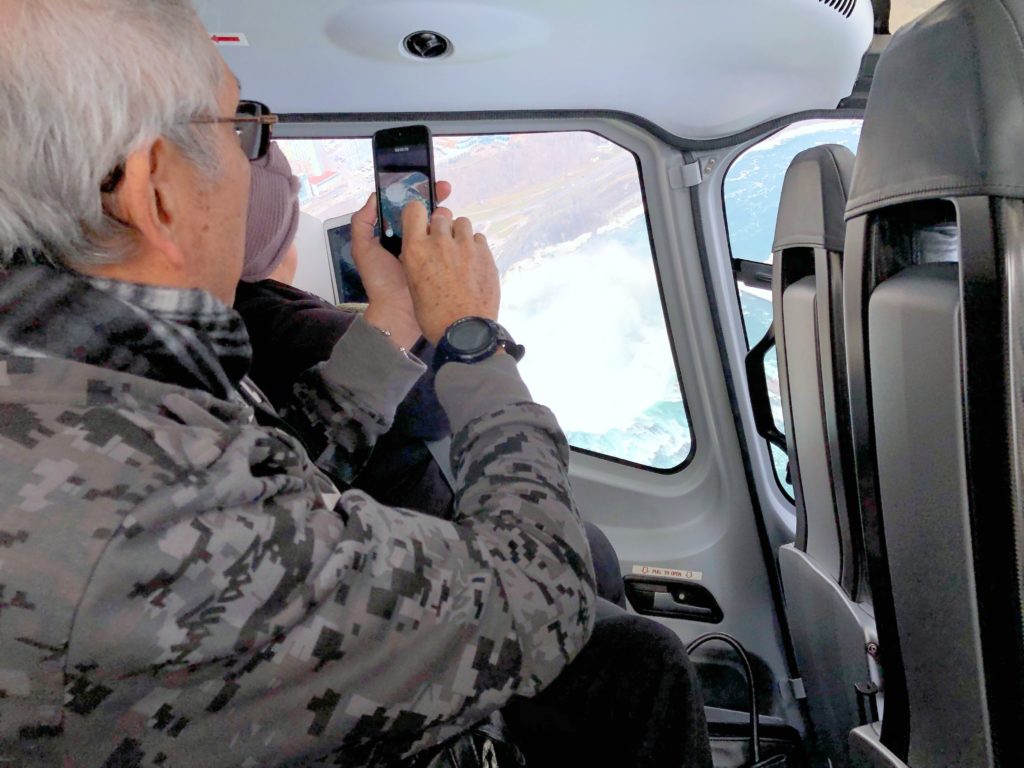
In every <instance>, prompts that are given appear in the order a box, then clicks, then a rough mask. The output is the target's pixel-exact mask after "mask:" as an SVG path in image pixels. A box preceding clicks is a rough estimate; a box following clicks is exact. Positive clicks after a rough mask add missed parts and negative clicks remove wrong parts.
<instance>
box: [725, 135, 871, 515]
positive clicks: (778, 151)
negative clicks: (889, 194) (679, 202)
mask: <svg viewBox="0 0 1024 768" xmlns="http://www.w3.org/2000/svg"><path fill="white" fill-rule="evenodd" d="M860 128H861V121H860V120H805V121H803V122H799V123H794V124H793V125H790V126H788V127H787V128H784V129H783V130H781V131H779V132H778V133H776V134H774V135H772V136H769V137H768V138H767V139H765V140H764V141H762V142H760V143H758V144H755V145H754V146H753V147H751V148H750V149H748V150H747V151H746V152H744V153H743V154H742V155H740V156H739V157H738V158H737V159H736V161H735V162H734V163H733V164H732V166H731V167H730V168H729V172H728V173H727V174H726V177H725V185H724V200H725V214H726V218H727V220H728V229H729V247H730V249H731V251H732V258H733V259H741V260H745V261H753V262H758V263H761V264H770V263H771V262H772V240H773V239H774V236H775V219H776V217H777V215H778V212H779V200H780V199H781V197H782V182H783V180H784V179H785V177H786V170H787V169H788V168H789V164H790V162H791V161H792V159H793V158H794V157H796V155H797V154H799V153H800V152H802V151H804V150H805V149H810V148H811V147H816V146H820V145H822V144H841V145H842V146H844V147H847V148H849V149H850V150H851V151H853V152H856V151H857V145H858V142H859V140H860ZM762 285H763V284H762ZM736 293H737V297H738V299H739V304H740V311H741V314H742V317H743V326H744V329H745V332H746V339H747V347H748V348H749V347H752V346H754V345H755V344H756V343H757V342H758V341H760V340H761V338H762V337H763V336H764V334H765V332H766V331H767V330H768V327H769V326H770V325H771V322H772V295H771V291H770V290H766V289H765V288H764V287H760V286H751V285H747V284H746V283H744V282H742V281H740V280H738V279H737V281H736ZM765 376H766V378H767V380H768V394H769V399H770V401H771V406H772V416H773V419H774V421H775V425H776V427H777V428H778V429H779V431H780V432H783V433H784V432H785V425H784V423H783V417H782V396H781V393H780V389H779V367H778V362H777V359H776V356H775V351H774V350H772V351H771V352H770V353H769V354H768V355H766V356H765ZM769 447H770V449H771V453H772V465H773V466H774V468H775V476H776V479H777V480H778V482H779V486H780V487H781V488H782V489H783V491H785V492H786V493H787V494H788V495H789V497H790V498H792V497H793V487H792V485H790V483H789V482H788V480H787V463H788V462H787V458H786V455H785V452H783V451H782V450H780V449H779V448H777V447H775V446H769Z"/></svg>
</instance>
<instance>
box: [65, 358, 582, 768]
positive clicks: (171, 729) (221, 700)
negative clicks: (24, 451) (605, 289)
mask: <svg viewBox="0 0 1024 768" xmlns="http://www.w3.org/2000/svg"><path fill="white" fill-rule="evenodd" d="M439 379H440V381H439V391H440V393H441V397H442V400H444V401H445V402H446V403H449V404H451V411H450V415H451V416H452V421H453V424H455V425H456V428H457V429H458V433H457V435H456V437H455V440H454V447H453V454H454V456H453V457H454V460H455V467H456V469H457V474H458V480H459V486H460V488H461V490H460V492H459V496H458V511H457V514H456V517H455V519H454V520H453V521H444V520H439V519H436V518H431V517H428V516H425V515H421V514H417V513H413V512H409V511H405V510H400V509H393V508H388V507H385V506H383V505H380V504H378V503H377V502H375V501H374V500H373V499H371V498H369V497H368V496H366V495H365V494H363V493H361V492H358V491H349V492H347V493H345V494H343V495H342V496H341V499H340V502H339V504H338V506H337V510H333V509H330V508H328V507H327V506H326V505H325V504H324V502H323V499H324V498H326V497H327V496H329V486H328V484H327V483H326V481H325V479H324V478H323V476H322V475H320V474H319V473H318V472H316V471H315V470H314V469H313V468H312V467H311V466H310V465H309V462H308V461H306V460H305V459H304V457H303V456H302V454H301V452H299V451H296V450H295V445H294V444H292V443H291V438H289V437H288V436H286V435H283V434H282V433H279V432H268V431H265V430H261V429H257V428H255V427H248V428H243V429H240V430H237V431H235V432H233V433H232V434H233V438H232V439H231V440H227V439H221V440H220V441H219V442H218V443H217V445H216V448H215V449H214V448H211V447H209V446H207V447H206V449H205V450H201V449H200V448H201V446H202V445H205V444H206V443H209V440H210V437H209V434H208V430H197V431H195V432H193V431H190V430H189V431H186V433H185V434H182V433H180V432H179V433H176V434H174V435H173V437H172V436H169V435H158V436H157V437H158V440H157V442H158V444H160V445H165V446H172V447H174V449H175V452H176V454H177V453H178V452H180V455H181V456H188V457H191V458H190V460H191V462H192V465H191V466H190V467H188V468H187V471H185V472H183V474H182V476H183V477H184V476H186V475H187V476H188V477H189V478H194V479H198V480H200V481H201V482H200V484H199V485H198V486H190V485H188V484H187V483H185V485H184V487H183V486H182V485H181V484H177V485H173V486H168V487H167V488H166V489H165V490H162V491H157V492H154V493H150V494H148V495H147V496H146V498H145V499H144V500H143V501H141V503H140V504H139V505H138V507H136V508H135V509H134V510H133V512H132V514H131V515H130V520H128V521H126V524H125V526H124V527H123V529H122V530H121V531H119V532H118V533H117V534H116V536H115V537H114V539H113V540H112V541H111V543H110V544H109V545H108V546H107V548H106V550H105V553H104V556H103V558H102V560H101V562H100V564H99V566H98V567H97V568H96V569H95V571H94V574H93V578H92V580H91V582H90V586H89V589H88V592H87V595H86V598H85V599H84V600H83V602H82V604H81V606H80V608H79V610H78V612H77V616H78V620H77V625H76V632H75V634H76V638H77V639H73V640H72V644H71V646H72V652H71V653H70V654H69V659H68V666H69V669H76V670H83V672H82V673H81V678H82V679H81V680H79V681H78V683H77V685H78V686H79V688H80V689H81V690H84V691H94V690H103V691H108V693H107V694H105V696H104V697H102V698H101V700H100V703H99V704H98V705H97V707H96V708H97V709H99V710H103V711H106V712H107V713H108V718H107V722H106V723H105V724H104V723H102V722H97V721H95V720H94V721H93V722H94V725H93V727H92V728H91V729H90V730H89V732H90V733H94V734H99V733H102V734H103V737H102V739H94V740H93V741H94V742H97V741H98V742H100V744H101V745H102V744H104V743H107V744H108V746H109V744H110V743H113V744H122V743H123V740H124V739H131V740H132V748H133V749H137V750H138V751H142V752H143V753H145V754H146V755H148V756H150V757H152V756H153V755H155V754H157V753H160V754H163V755H165V756H166V757H167V760H168V763H167V764H168V765H179V764H186V763H187V760H188V758H189V757H190V756H194V755H197V754H202V755H203V762H204V765H208V766H221V765H225V766H226V765H283V764H287V765H292V764H295V765H298V764H301V765H389V764H391V763H392V762H393V761H394V760H396V759H399V758H402V757H407V756H409V755H411V754H413V753H416V752H418V751H420V750H422V749H424V748H426V747H428V746H431V745H433V744H436V743H438V742H439V741H442V740H444V739H446V738H449V737H451V736H453V735H455V734H456V733H458V732H459V731H461V730H463V729H465V727H467V726H469V725H471V724H473V723H474V722H476V721H479V720H480V719H481V718H483V717H484V716H485V715H486V714H488V713H489V712H491V711H493V710H494V709H497V708H499V707H501V706H502V705H503V704H504V703H505V702H507V701H508V699H509V698H510V697H511V696H513V695H517V694H518V695H524V696H530V695H533V694H535V693H536V692H537V691H539V690H540V689H541V688H543V687H544V686H545V685H546V684H548V683H549V682H550V681H551V680H553V679H554V677H555V676H556V675H558V673H559V672H560V671H561V670H562V669H563V668H564V667H565V665H566V664H567V663H568V662H569V661H570V660H571V659H572V658H573V657H574V656H575V654H576V653H577V652H578V651H579V650H580V648H581V647H582V645H583V644H584V642H585V641H586V640H587V638H588V636H589V633H590V630H591V628H592V624H593V614H594V610H593V609H594V575H593V568H592V565H591V562H590V555H589V551H588V548H587V543H586V538H585V536H584V532H583V528H582V524H581V522H580V518H579V515H578V513H577V511H576V509H575V507H574V505H573V502H572V498H571V496H570V491H569V483H568V476H567V459H568V450H567V445H566V442H565V438H564V436H563V435H562V433H561V431H560V429H559V427H558V425H557V423H556V421H555V419H554V417H553V416H552V414H551V413H550V411H548V410H547V409H546V408H543V407H542V406H539V405H536V404H534V403H532V402H530V400H529V396H528V393H527V392H526V389H525V387H523V385H522V383H521V381H520V380H519V377H518V374H517V372H516V370H515V366H514V364H513V362H512V360H511V359H510V358H503V357H502V358H495V359H492V360H490V361H487V362H485V363H481V364H478V365H477V366H472V367H470V366H457V365H455V364H449V366H446V368H445V369H444V370H443V371H442V376H441V377H439ZM481 390H483V391H481ZM157 431H158V432H159V430H157ZM182 482H184V481H182ZM317 486H318V487H319V492H313V489H314V487H317ZM338 512H340V514H338ZM132 585H134V586H132ZM73 719H74V718H73ZM72 725H73V724H72ZM68 727H72V726H71V725H69V726H68ZM111 740H112V741H111ZM95 748H97V747H94V746H90V749H95ZM147 764H148V763H147Z"/></svg>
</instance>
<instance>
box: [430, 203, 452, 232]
mask: <svg viewBox="0 0 1024 768" xmlns="http://www.w3.org/2000/svg"><path fill="white" fill-rule="evenodd" d="M430 234H431V235H446V236H448V237H451V235H452V212H451V211H449V210H448V209H447V208H435V209H434V215H433V216H431V217H430Z"/></svg>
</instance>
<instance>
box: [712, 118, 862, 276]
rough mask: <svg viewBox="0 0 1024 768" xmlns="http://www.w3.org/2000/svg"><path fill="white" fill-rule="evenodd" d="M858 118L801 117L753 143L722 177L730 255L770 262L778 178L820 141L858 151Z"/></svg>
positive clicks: (780, 183)
mask: <svg viewBox="0 0 1024 768" xmlns="http://www.w3.org/2000/svg"><path fill="white" fill-rule="evenodd" d="M860 126H861V121H860V120H805V121H803V122H799V123H794V124H793V125H790V126H789V127H787V128H784V129H782V130H781V131H779V132H778V133H776V134H774V135H772V136H769V137H768V138H767V139H765V140H764V141H762V142H760V143H759V144H755V145H754V146H752V147H751V148H750V149H748V150H747V151H746V152H744V153H743V154H742V155H740V156H739V157H738V158H737V159H736V161H735V162H734V163H733V164H732V166H731V167H730V168H729V172H728V173H727V174H726V177H725V214H726V216H728V218H729V247H730V248H731V249H732V257H733V258H734V259H746V260H748V261H759V262H762V263H766V264H770V263H771V260H772V239H773V238H774V236H775V218H776V216H777V215H778V213H779V199H780V198H781V196H782V182H783V180H784V179H785V177H786V169H787V168H789V163H790V161H792V159H793V158H794V157H796V156H797V155H798V154H799V153H800V152H803V151H804V150H805V149H810V148H811V147H817V146H820V145H821V144H841V145H843V146H844V147H847V148H849V149H850V150H851V151H853V152H856V151H857V144H858V142H859V141H860Z"/></svg>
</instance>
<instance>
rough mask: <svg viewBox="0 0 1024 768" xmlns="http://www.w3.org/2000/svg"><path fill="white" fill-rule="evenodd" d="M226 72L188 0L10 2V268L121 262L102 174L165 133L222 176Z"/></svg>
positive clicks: (0, 189)
mask: <svg viewBox="0 0 1024 768" xmlns="http://www.w3.org/2000/svg"><path fill="white" fill-rule="evenodd" d="M222 73H223V70H222V68H221V64H220V57H219V56H218V55H217V52H216V49H215V48H214V47H213V46H212V45H210V43H209V39H208V37H206V35H205V33H203V31H202V25H201V24H200V22H199V19H198V17H197V15H196V12H195V10H194V9H193V7H192V4H191V2H190V0H0V267H2V266H3V265H6V264H8V263H9V262H10V260H11V259H12V257H13V256H14V254H15V253H17V252H18V251H22V252H25V253H33V254H37V255H39V256H42V257H44V258H46V259H49V260H51V261H53V262H54V263H66V264H68V265H74V266H79V267H85V266H91V265H99V264H109V263H113V262H117V261H119V260H120V259H121V258H123V252H124V249H123V248H121V247H115V246H114V245H113V243H115V242H117V241H121V242H122V244H123V240H124V238H125V236H126V235H127V232H126V230H127V228H126V227H124V226H123V225H121V224H119V223H118V222H117V221H116V220H115V219H114V218H112V217H111V216H109V215H108V214H107V213H105V212H104V209H103V204H102V199H101V198H102V195H101V193H100V187H101V185H102V184H103V181H104V179H105V178H106V177H107V176H108V174H110V172H111V171H112V170H114V169H115V168H117V167H118V166H119V165H120V164H121V163H123V162H124V160H125V159H126V158H127V156H128V155H129V154H131V153H132V152H133V151H135V150H137V149H140V148H142V147H144V146H146V145H147V144H148V143H150V142H152V141H154V140H155V139H156V138H158V137H160V136H163V137H165V138H166V139H167V140H168V141H170V142H172V143H173V144H175V145H176V146H178V147H179V148H180V149H181V150H182V152H183V153H184V154H185V156H186V157H187V158H188V159H189V160H190V161H191V162H192V163H193V164H195V165H196V166H197V167H198V168H200V169H203V170H205V171H206V172H207V175H213V174H214V173H215V172H216V157H215V155H214V154H213V151H212V149H210V148H209V146H208V145H205V144H204V143H203V142H202V139H203V134H202V133H200V132H199V131H200V129H201V126H194V125H190V124H189V123H188V121H189V120H190V119H191V118H193V117H198V116H211V115H215V114H217V111H218V104H217V91H218V88H219V85H220V81H221V78H222ZM206 137H207V139H209V134H206Z"/></svg>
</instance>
